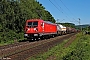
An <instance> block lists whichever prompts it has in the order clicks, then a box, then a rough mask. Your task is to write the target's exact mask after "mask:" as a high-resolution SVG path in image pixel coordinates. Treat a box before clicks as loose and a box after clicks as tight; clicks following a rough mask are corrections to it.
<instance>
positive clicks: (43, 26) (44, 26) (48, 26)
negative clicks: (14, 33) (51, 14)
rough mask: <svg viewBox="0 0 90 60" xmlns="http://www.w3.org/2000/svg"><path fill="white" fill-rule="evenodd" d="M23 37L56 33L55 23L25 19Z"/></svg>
mask: <svg viewBox="0 0 90 60" xmlns="http://www.w3.org/2000/svg"><path fill="white" fill-rule="evenodd" d="M24 31H25V33H24V37H25V38H27V39H31V38H43V37H45V36H55V35H57V24H54V23H51V22H48V21H44V20H42V19H30V20H27V21H26V24H25V29H24Z"/></svg>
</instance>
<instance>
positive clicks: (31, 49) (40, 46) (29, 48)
mask: <svg viewBox="0 0 90 60" xmlns="http://www.w3.org/2000/svg"><path fill="white" fill-rule="evenodd" d="M73 35H75V33H73V34H67V35H63V36H58V37H55V38H51V39H47V40H40V41H35V42H30V43H29V42H25V44H24V43H23V44H20V45H19V43H18V45H16V46H13V48H11V47H9V48H6V49H3V50H2V49H1V48H0V56H1V57H4V58H7V57H8V58H10V60H25V59H27V58H28V57H31V56H35V55H37V54H39V53H42V52H45V51H47V50H48V49H49V48H51V47H53V46H55V45H56V44H58V43H60V42H62V41H63V40H65V39H67V38H70V37H71V36H73Z"/></svg>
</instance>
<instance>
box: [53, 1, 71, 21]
mask: <svg viewBox="0 0 90 60" xmlns="http://www.w3.org/2000/svg"><path fill="white" fill-rule="evenodd" d="M54 1H55V0H54ZM55 2H56V1H55ZM56 4H57V5H58V6H59V8H60V9H62V8H61V6H60V5H59V4H58V3H57V2H56ZM62 10H63V9H62ZM63 11H64V10H63ZM64 13H65V14H66V15H67V16H69V15H68V14H67V13H66V12H65V11H64ZM67 16H66V17H67ZM69 17H70V16H69ZM69 17H67V18H68V19H69V20H70V18H69Z"/></svg>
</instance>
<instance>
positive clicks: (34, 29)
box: [24, 21, 38, 37]
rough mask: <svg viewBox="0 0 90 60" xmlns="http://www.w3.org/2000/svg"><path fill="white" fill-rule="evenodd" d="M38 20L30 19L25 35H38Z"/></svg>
mask: <svg viewBox="0 0 90 60" xmlns="http://www.w3.org/2000/svg"><path fill="white" fill-rule="evenodd" d="M37 33H38V21H28V22H26V26H25V34H24V35H25V36H26V37H30V36H38V34H37Z"/></svg>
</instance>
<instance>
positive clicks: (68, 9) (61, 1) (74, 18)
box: [59, 0, 77, 22]
mask: <svg viewBox="0 0 90 60" xmlns="http://www.w3.org/2000/svg"><path fill="white" fill-rule="evenodd" d="M59 1H60V2H61V3H62V4H63V5H64V6H65V7H66V9H67V10H68V11H69V12H70V13H71V14H72V15H73V16H74V17H76V16H75V15H74V14H73V13H72V12H71V11H70V9H69V8H68V7H67V6H66V5H65V4H64V3H63V1H62V0H59ZM73 19H74V20H75V18H73ZM75 21H76V22H77V20H75Z"/></svg>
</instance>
